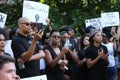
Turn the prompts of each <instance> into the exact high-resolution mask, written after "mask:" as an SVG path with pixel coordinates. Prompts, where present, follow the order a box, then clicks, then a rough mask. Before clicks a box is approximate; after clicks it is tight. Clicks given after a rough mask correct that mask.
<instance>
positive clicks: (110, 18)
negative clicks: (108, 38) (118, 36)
mask: <svg viewBox="0 0 120 80" xmlns="http://www.w3.org/2000/svg"><path fill="white" fill-rule="evenodd" d="M101 18H102V21H103V22H102V23H103V27H107V26H118V25H119V22H120V21H119V12H108V13H101Z"/></svg>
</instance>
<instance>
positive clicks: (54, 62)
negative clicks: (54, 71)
mask: <svg viewBox="0 0 120 80" xmlns="http://www.w3.org/2000/svg"><path fill="white" fill-rule="evenodd" d="M67 51H68V50H67V49H66V48H62V51H61V52H60V53H59V54H58V55H57V57H56V58H55V59H52V56H51V53H50V51H49V50H47V49H45V50H44V52H45V54H46V57H45V60H46V62H47V64H48V65H49V66H50V67H52V68H53V67H55V66H56V65H57V64H58V62H59V60H60V59H61V58H62V57H63V56H64V54H65V53H67Z"/></svg>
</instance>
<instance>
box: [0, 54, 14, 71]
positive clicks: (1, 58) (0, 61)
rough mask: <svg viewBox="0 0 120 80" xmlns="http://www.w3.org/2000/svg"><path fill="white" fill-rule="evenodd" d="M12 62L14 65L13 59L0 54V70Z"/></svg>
mask: <svg viewBox="0 0 120 80" xmlns="http://www.w3.org/2000/svg"><path fill="white" fill-rule="evenodd" d="M10 62H13V63H15V59H14V58H13V57H11V56H8V55H5V54H1V55H0V70H1V69H2V68H3V66H4V64H6V63H10Z"/></svg>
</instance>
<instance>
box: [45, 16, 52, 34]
mask: <svg viewBox="0 0 120 80" xmlns="http://www.w3.org/2000/svg"><path fill="white" fill-rule="evenodd" d="M46 22H47V25H48V32H50V31H51V30H52V27H51V21H50V19H49V18H47V19H46Z"/></svg>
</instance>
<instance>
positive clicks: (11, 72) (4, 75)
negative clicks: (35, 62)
mask: <svg viewBox="0 0 120 80" xmlns="http://www.w3.org/2000/svg"><path fill="white" fill-rule="evenodd" d="M17 77H18V76H17V75H16V74H15V65H14V63H13V62H9V63H5V64H4V65H3V68H2V69H1V70H0V80H16V78H17Z"/></svg>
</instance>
